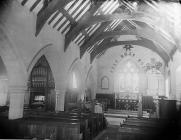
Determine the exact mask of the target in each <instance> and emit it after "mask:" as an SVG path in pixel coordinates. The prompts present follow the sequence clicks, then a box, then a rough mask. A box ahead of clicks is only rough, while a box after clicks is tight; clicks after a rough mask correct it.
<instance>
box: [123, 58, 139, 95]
mask: <svg viewBox="0 0 181 140" xmlns="http://www.w3.org/2000/svg"><path fill="white" fill-rule="evenodd" d="M122 68H123V71H121V73H120V78H119V80H120V82H119V83H120V91H129V92H138V89H139V73H138V72H139V69H138V67H137V66H136V64H134V63H133V62H131V61H127V62H126V63H125V64H124V65H123V66H122Z"/></svg>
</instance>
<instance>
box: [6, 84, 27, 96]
mask: <svg viewBox="0 0 181 140" xmlns="http://www.w3.org/2000/svg"><path fill="white" fill-rule="evenodd" d="M27 90H28V89H27V86H24V85H13V86H9V91H10V93H19V94H20V93H25V91H27Z"/></svg>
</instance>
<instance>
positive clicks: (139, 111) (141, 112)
mask: <svg viewBox="0 0 181 140" xmlns="http://www.w3.org/2000/svg"><path fill="white" fill-rule="evenodd" d="M138 99H139V100H138V117H139V118H140V117H142V116H143V110H142V94H139V98H138Z"/></svg>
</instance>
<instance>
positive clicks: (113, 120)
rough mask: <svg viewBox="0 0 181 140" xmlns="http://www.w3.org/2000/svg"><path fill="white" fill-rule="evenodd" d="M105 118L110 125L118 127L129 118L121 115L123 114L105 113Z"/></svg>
mask: <svg viewBox="0 0 181 140" xmlns="http://www.w3.org/2000/svg"><path fill="white" fill-rule="evenodd" d="M104 116H105V118H106V120H107V122H108V125H116V126H120V124H122V123H123V122H124V121H125V120H126V118H127V117H128V116H127V115H124V114H123V115H121V114H111V113H104Z"/></svg>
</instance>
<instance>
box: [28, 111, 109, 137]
mask: <svg viewBox="0 0 181 140" xmlns="http://www.w3.org/2000/svg"><path fill="white" fill-rule="evenodd" d="M25 114H26V115H25V116H26V117H29V118H30V117H34V118H36V119H38V118H40V119H41V118H44V119H58V120H57V121H64V122H72V121H77V122H79V125H80V133H81V134H82V137H83V140H89V139H92V138H93V137H95V136H96V135H98V133H99V132H100V131H102V130H103V129H104V128H105V127H106V123H105V118H104V116H103V114H95V113H80V112H58V113H53V112H29V113H25ZM26 117H25V118H26Z"/></svg>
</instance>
